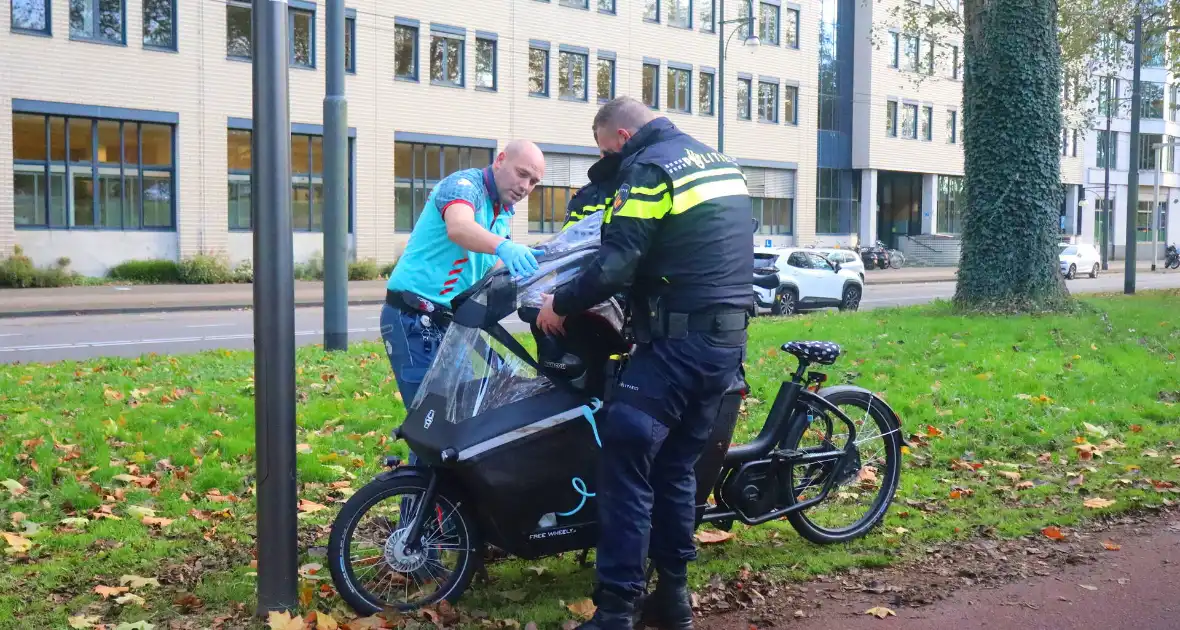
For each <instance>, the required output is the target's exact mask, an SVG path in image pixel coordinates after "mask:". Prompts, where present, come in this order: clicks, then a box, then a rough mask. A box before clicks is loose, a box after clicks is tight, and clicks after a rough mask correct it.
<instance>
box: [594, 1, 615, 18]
mask: <svg viewBox="0 0 1180 630" xmlns="http://www.w3.org/2000/svg"><path fill="white" fill-rule="evenodd" d="M604 3H605V4H609V5H610V8H609V9H608V8H603V6H602V5H603V4H604ZM596 4H597V6H598V12H599V13H601V14H603V15H617V14H618V11H619V7H618V3H617V0H596Z"/></svg>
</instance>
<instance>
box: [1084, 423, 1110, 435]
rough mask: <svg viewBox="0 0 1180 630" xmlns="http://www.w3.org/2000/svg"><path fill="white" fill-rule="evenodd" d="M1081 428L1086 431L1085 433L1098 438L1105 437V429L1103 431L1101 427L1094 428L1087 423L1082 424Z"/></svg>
mask: <svg viewBox="0 0 1180 630" xmlns="http://www.w3.org/2000/svg"><path fill="white" fill-rule="evenodd" d="M1082 427H1083V428H1084V429H1085V430H1086V433H1089V434H1091V435H1096V436H1098V437H1103V438H1104V437H1106V435H1107V432H1106V429H1103V428H1102V427H1099V426H1094V425H1092V424H1090V423H1089V422H1083V423H1082Z"/></svg>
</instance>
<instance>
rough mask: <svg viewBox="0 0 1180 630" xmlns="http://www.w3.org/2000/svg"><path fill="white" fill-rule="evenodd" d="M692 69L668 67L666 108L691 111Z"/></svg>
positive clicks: (676, 110) (684, 111)
mask: <svg viewBox="0 0 1180 630" xmlns="http://www.w3.org/2000/svg"><path fill="white" fill-rule="evenodd" d="M691 99H692V70H685V69H682V68H668V110H669V111H674V112H683V113H685V114H687V113H690V112H692V101H691Z"/></svg>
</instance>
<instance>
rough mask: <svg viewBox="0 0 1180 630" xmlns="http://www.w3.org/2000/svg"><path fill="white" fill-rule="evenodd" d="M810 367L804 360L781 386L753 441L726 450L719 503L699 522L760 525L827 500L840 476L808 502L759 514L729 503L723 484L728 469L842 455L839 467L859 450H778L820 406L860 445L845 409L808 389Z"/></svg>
mask: <svg viewBox="0 0 1180 630" xmlns="http://www.w3.org/2000/svg"><path fill="white" fill-rule="evenodd" d="M807 367H808V364H807V363H806V362H804V361H800V362H799V369H798V370H796V372H795V373H794V374H793V375H792V376H791V380H789V381H784V382H783V383H782V385H781V386H780V387H779V391H778V394H777V395H776V396H775V399H774V403H773V404H772V405H771V408H770V413H769V414H767V417H766V422H765V423H764V424H763V425H762V430H761V431H760V432H759V433H758V436H757V437H756V438H754V440H753V441H752V442H750V443H749V444H743V445H740V446H735V447H732V448H730V449H729V451H727V452H726V454H725V459H724V460H723V463H722V470H723V472H722V474H721V475H718V478H717V482H716V485H715V487H714V491H713V496H714V497H715V499H716V500H717V501H718V505H717V506H715V507H709V508H706V509H705V510H703V511H702V512H700V513H698V521H699V522H703V523H715V522H719V521H732V520H739V521H741V522H743V523H745V524H747V525H758V524H761V523H765V522H767V521H772V520H775V519H778V518H781V517H783V516H785V515H787V514H789V513H791V512H797V511H799V510H804V509H807V508H809V507H811V506H813V505H815V504H817V503H820V502H822V501H824V500H825V499H827V497H828V494H829V493H830V492H831V490H832V486H833V485H835V482H836V479H837V475H829V476H828V478H827V479H826V480H825V481H824V484H823V486H822V487H821V489H820V493H819V495H818V496H816V497H813V498H811V499H807V500H805V501H800V502H797V503H792V504H791V505H789V506H787V507H785V508H782V509H779V510H773V511H771V512H768V513H766V514H762V515H759V516H755V517H751V516H748V515H746V514H743V513H742V512H741V510H738V509H735V508H731V507H729V506H727V505H725V502H724V499H723V498H722V492H721V487H722V484H723V483H724V481H725V478H726V475H725V474H724V471H726V470H730V469H733V468H739V467H742V466H745V465H748V464H752V463H771V461H772V460H775V461H777V463H778V464H780V465H787V466H793V465H795V464H800V463H802V464H806V463H810V462H820V461H830V460H832V459H833V458H836V457H838V458H839V459H838V461H837V462H836V468H837V470H839V469H841V468H843V466H845V465H846V464H847V463H848V462H849V461H850V460H851V458H853V457H854V456H855V451H854V450H853V449H852V448H848V447H847V446H846V447H845V448H843V449H836V450H827V451H823V452H809V453H800V452H798V451H782V450H779V449H778V445H779V444H781V443H782V441H783V440H784V439H785V438H786V436H787V435H788V434H789V433H790V431H791V430H792V429H793V428H795V427H797V426H798V425H799V424H801V423H805V422H807V421H808V420H807V415H806V412H807V411H808V409H817V410H820V411H825V412H828V413H831V414H834V415H835V416H836V417H837V418H838V419H839V420H840V421H842V422H843V423H844V424H845V425H847V427H848V444H850V445H855V444H856V427H855V425H854V424H853V422H852V420H851V419H850V418H849V417H848V416H847V415H845V414H844V412H842V411H840V409H839V408H838V407H836V406H835V405H833V404H832V403H830V402H828V401H827V400H825V399H824V398H823V397H821V396H819V395H818V394H815V393H814V392H812V391H810V390H808V389H807V388H806V386H805V383H806V382H807V381H805V380H804V379H803V375H804V373H805V372H806V371H807Z"/></svg>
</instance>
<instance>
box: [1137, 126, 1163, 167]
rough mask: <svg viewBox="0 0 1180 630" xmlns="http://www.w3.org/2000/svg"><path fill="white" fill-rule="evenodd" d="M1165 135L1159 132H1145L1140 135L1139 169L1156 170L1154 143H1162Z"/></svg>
mask: <svg viewBox="0 0 1180 630" xmlns="http://www.w3.org/2000/svg"><path fill="white" fill-rule="evenodd" d="M1163 141H1164V137H1163V136H1162V135H1160V134H1158V133H1145V134H1140V136H1139V170H1141V171H1154V170H1155V148H1154V147H1153V146H1152V145H1153V144H1160V143H1162V142H1163Z"/></svg>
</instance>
